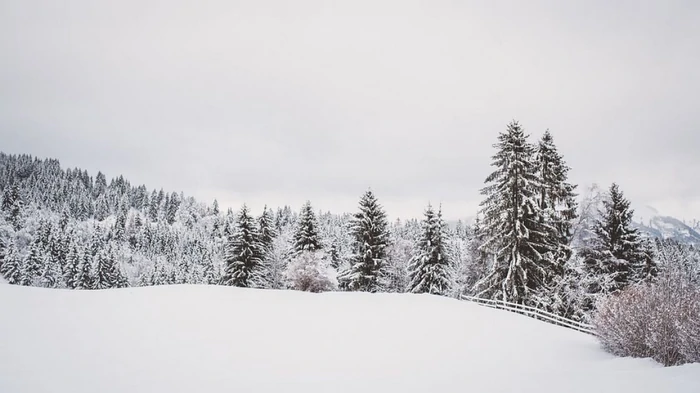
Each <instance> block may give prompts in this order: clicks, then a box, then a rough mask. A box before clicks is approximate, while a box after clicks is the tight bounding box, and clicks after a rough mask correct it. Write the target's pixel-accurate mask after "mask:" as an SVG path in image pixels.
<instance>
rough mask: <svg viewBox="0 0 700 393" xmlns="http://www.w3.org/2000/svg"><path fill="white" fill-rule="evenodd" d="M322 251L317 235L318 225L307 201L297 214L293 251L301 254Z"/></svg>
mask: <svg viewBox="0 0 700 393" xmlns="http://www.w3.org/2000/svg"><path fill="white" fill-rule="evenodd" d="M321 249H323V246H322V245H321V240H320V237H319V235H318V223H317V222H316V215H315V214H314V211H313V208H312V207H311V202H309V201H307V202H306V203H305V204H304V206H302V208H301V212H300V213H299V223H298V224H297V228H296V232H294V251H295V252H296V253H302V252H304V251H310V252H314V251H319V250H321Z"/></svg>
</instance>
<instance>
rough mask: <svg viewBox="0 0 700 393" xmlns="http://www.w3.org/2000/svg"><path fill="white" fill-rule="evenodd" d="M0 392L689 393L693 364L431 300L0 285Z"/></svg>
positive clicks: (697, 381)
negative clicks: (621, 350) (637, 354)
mask: <svg viewBox="0 0 700 393" xmlns="http://www.w3.org/2000/svg"><path fill="white" fill-rule="evenodd" d="M0 315H2V316H3V318H2V323H0V337H2V340H0V392H12V393H29V392H31V393H41V392H52V393H62V392H78V393H80V392H86V393H87V392H95V391H99V392H103V393H108V392H130V393H131V392H169V393H170V392H280V391H285V392H303V393H313V392H358V391H359V392H402V393H404V392H408V393H410V392H422V393H424V392H436V393H440V392H480V393H482V392H486V393H488V392H538V393H549V392H552V393H555V392H556V393H559V392H635V393H644V392H650V393H651V392H675V393H680V392H693V393H697V392H698V391H700V364H694V365H686V366H681V367H674V368H663V367H661V366H660V365H658V364H656V363H654V362H653V361H651V360H648V359H624V358H615V357H613V356H612V355H609V354H606V353H605V352H603V350H602V349H601V348H600V346H599V344H598V343H597V341H596V339H595V338H594V337H592V336H589V335H586V334H583V333H578V332H575V331H572V330H568V329H566V328H562V327H558V326H554V325H549V324H546V323H544V322H540V321H536V320H534V319H530V318H528V317H524V316H521V315H517V314H513V313H509V312H507V311H501V310H494V309H489V308H485V307H482V306H479V305H476V304H472V303H468V302H460V301H457V300H453V299H448V298H444V297H437V296H432V295H411V294H365V293H323V294H311V293H305V292H293V291H274V290H252V289H239V288H229V287H216V286H193V285H182V286H162V287H149V288H129V289H112V290H104V291H67V290H51V289H42V288H27V287H19V286H13V285H1V286H0Z"/></svg>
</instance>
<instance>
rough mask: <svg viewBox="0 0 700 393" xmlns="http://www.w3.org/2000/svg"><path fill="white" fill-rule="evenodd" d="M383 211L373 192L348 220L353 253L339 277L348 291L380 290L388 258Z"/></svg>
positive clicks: (362, 201)
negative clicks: (348, 265) (349, 220)
mask: <svg viewBox="0 0 700 393" xmlns="http://www.w3.org/2000/svg"><path fill="white" fill-rule="evenodd" d="M387 226H388V224H387V220H386V213H384V209H383V208H382V206H381V205H380V204H379V202H378V201H377V198H376V197H375V196H374V193H372V191H367V192H365V194H364V195H363V196H362V198H361V199H360V211H359V212H357V213H355V215H354V216H353V219H352V221H351V222H350V233H351V234H352V237H353V244H352V248H353V254H352V256H351V257H350V267H349V269H347V270H346V271H344V272H343V273H341V275H340V277H339V281H341V282H343V286H344V287H345V288H347V289H349V290H351V291H365V292H381V291H382V290H383V288H384V287H385V286H386V283H384V282H382V278H383V277H382V276H383V270H384V268H385V264H386V259H387V246H388V241H389V232H388V228H387Z"/></svg>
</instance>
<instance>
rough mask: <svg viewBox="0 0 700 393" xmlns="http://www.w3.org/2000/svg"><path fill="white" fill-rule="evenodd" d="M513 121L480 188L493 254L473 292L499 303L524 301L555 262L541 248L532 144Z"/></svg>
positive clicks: (542, 236)
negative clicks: (488, 268)
mask: <svg viewBox="0 0 700 393" xmlns="http://www.w3.org/2000/svg"><path fill="white" fill-rule="evenodd" d="M527 138H528V136H527V135H526V134H525V132H524V131H523V129H522V127H521V126H520V124H518V122H515V121H513V122H512V123H510V124H509V125H508V127H507V129H506V131H505V132H502V133H501V134H500V135H499V136H498V143H497V144H495V145H494V147H495V148H496V149H497V150H498V151H497V153H496V154H495V155H494V156H493V163H492V164H491V165H492V166H494V167H496V170H495V171H494V172H493V173H491V175H489V176H488V177H487V178H486V183H487V186H486V187H484V188H483V189H482V190H481V193H482V195H484V196H485V197H486V198H485V199H484V201H483V202H482V203H481V206H482V210H481V213H482V215H483V227H482V230H483V233H484V244H483V245H482V249H483V250H485V251H487V252H488V253H489V254H491V255H492V258H493V266H492V268H491V272H490V273H489V274H488V275H487V276H486V277H484V278H483V279H481V280H480V281H479V282H478V283H477V285H476V288H477V295H479V296H486V297H490V298H493V299H499V300H504V301H510V302H516V303H525V302H528V301H529V299H530V297H531V294H532V292H533V291H536V290H538V289H539V288H540V287H542V286H543V285H544V284H545V281H546V279H547V277H548V276H549V275H550V274H551V273H550V271H551V269H553V268H555V267H556V265H555V263H554V261H553V258H552V257H551V255H549V256H548V255H543V254H542V253H541V251H542V250H546V249H548V248H549V247H550V246H549V245H548V242H549V240H550V239H548V238H547V233H546V232H545V231H544V228H543V223H542V220H541V211H540V209H539V206H538V204H537V197H538V195H537V191H538V190H539V188H540V180H539V176H538V175H537V170H538V167H537V164H536V162H535V148H534V147H533V146H532V145H531V144H530V143H528V141H527Z"/></svg>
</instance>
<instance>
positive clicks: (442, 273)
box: [408, 205, 451, 295]
mask: <svg viewBox="0 0 700 393" xmlns="http://www.w3.org/2000/svg"><path fill="white" fill-rule="evenodd" d="M446 232H447V227H446V225H445V222H444V221H443V219H442V211H441V210H439V211H438V212H437V213H435V211H434V210H433V208H432V206H430V205H428V208H427V209H426V210H425V218H424V219H423V221H422V222H421V234H420V237H419V238H418V242H417V243H416V245H415V249H414V252H413V257H412V258H411V261H410V264H409V267H408V271H409V275H410V280H411V282H410V284H409V289H410V291H411V292H413V293H430V294H434V295H446V294H447V293H448V291H449V290H450V283H451V272H450V265H451V262H450V257H449V252H448V243H447V238H446Z"/></svg>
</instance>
